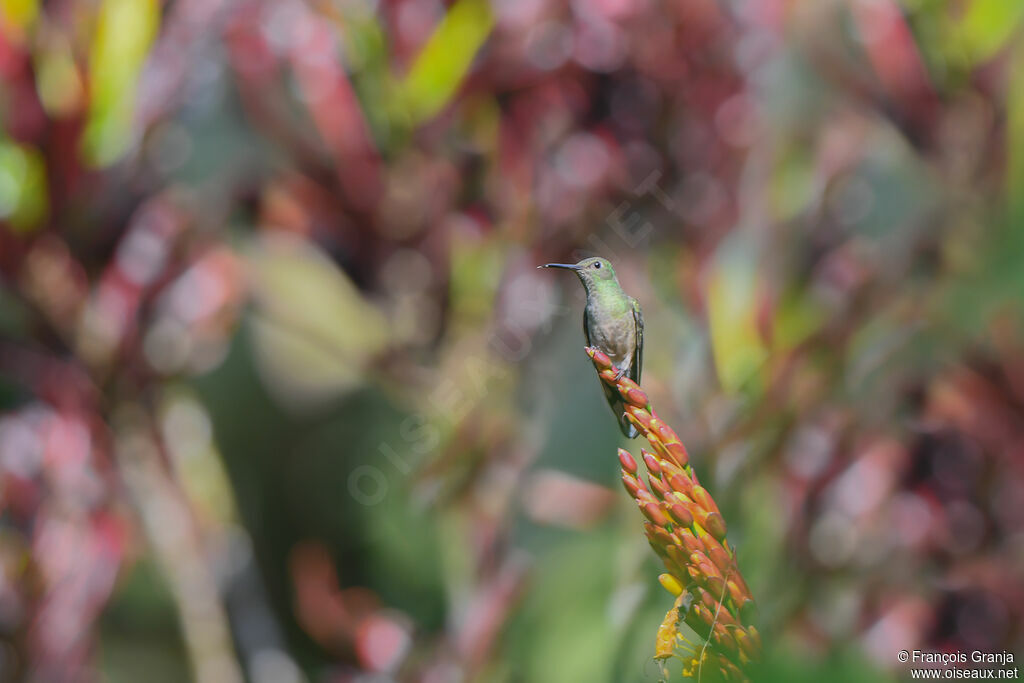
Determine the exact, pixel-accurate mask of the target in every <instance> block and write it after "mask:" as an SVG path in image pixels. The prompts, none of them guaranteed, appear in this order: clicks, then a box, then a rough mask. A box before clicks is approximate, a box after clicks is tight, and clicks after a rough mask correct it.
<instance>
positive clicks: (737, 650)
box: [587, 347, 761, 681]
mask: <svg viewBox="0 0 1024 683" xmlns="http://www.w3.org/2000/svg"><path fill="white" fill-rule="evenodd" d="M587 355H589V356H590V358H591V359H592V360H593V362H594V367H595V368H596V369H597V372H598V376H599V377H600V378H601V381H602V382H603V383H604V385H605V386H606V387H607V388H608V389H610V390H611V391H614V392H616V394H617V395H618V396H620V397H621V398H622V405H623V409H624V415H625V419H627V420H628V421H629V422H630V424H632V425H633V426H634V427H635V428H636V429H637V430H638V431H639V432H640V433H642V434H643V435H644V437H645V438H646V439H647V441H648V443H649V444H650V446H651V448H652V450H651V451H648V450H646V449H641V451H642V453H643V460H644V465H645V467H646V470H647V477H646V479H647V482H646V483H645V482H644V480H643V479H641V477H640V473H639V467H638V465H637V462H636V460H635V459H634V458H633V456H632V455H630V453H629V452H628V451H626V450H624V449H619V462H620V463H621V465H622V483H623V484H624V485H625V487H626V491H628V492H629V494H630V495H631V496H632V497H633V498H634V499H635V500H636V502H637V505H638V506H639V507H640V511H641V512H642V513H643V514H644V516H645V517H646V518H647V519H646V521H645V522H644V531H645V533H646V534H647V540H648V541H649V542H650V544H651V547H652V548H653V549H654V551H655V552H656V553H657V554H658V556H659V557H661V559H662V561H663V562H664V564H665V568H666V569H667V570H668V571H667V573H665V574H662V575H661V576H660V577H659V579H660V580H661V584H662V585H663V586H664V587H665V588H666V589H667V590H668V591H669V592H670V593H672V594H673V595H675V596H676V602H675V604H674V605H673V607H672V609H671V610H669V612H668V614H667V615H666V616H665V620H664V622H663V623H662V625H661V627H660V628H659V629H658V635H657V643H656V651H655V657H656V658H657V659H660V660H665V659H668V658H670V657H679V658H680V659H682V660H683V662H684V666H683V675H684V676H692V677H695V678H702V677H707V678H710V677H711V675H710V674H712V673H717V674H718V676H720V677H722V678H724V679H725V680H728V681H744V680H747V677H746V674H745V673H744V671H745V670H746V668H747V667H748V665H749V664H750V663H751V662H753V661H755V660H757V659H758V657H759V654H760V651H761V636H760V634H759V633H758V631H757V628H756V627H755V626H754V624H753V619H754V616H755V612H756V607H755V605H754V600H753V598H752V597H751V594H750V589H749V588H748V587H747V584H746V582H745V581H744V580H743V575H742V574H741V573H740V570H739V567H738V565H737V563H736V553H735V551H734V550H733V548H732V547H731V546H730V545H729V542H728V540H726V537H725V531H726V525H725V519H724V518H723V517H722V513H721V512H720V511H719V510H718V506H717V505H716V504H715V501H714V500H713V499H712V498H711V494H710V493H708V491H707V489H705V488H704V487H702V486H701V485H700V482H699V481H698V480H697V475H696V473H695V472H694V471H693V468H692V467H691V466H690V463H689V456H688V455H687V453H686V448H685V447H684V446H683V443H682V441H681V440H680V439H679V437H678V436H677V435H676V433H675V432H674V431H673V430H672V428H671V427H669V426H668V425H667V424H666V423H665V422H663V421H662V420H660V419H659V418H658V416H657V414H656V413H655V412H654V409H653V408H652V407H651V404H650V401H649V400H648V398H647V394H646V393H644V391H643V390H642V389H641V388H640V387H639V385H637V383H636V382H634V381H633V380H631V379H629V378H628V377H625V376H623V375H622V373H620V372H619V371H618V369H617V368H616V367H615V365H614V364H613V363H612V361H611V359H610V358H608V356H607V355H605V354H604V353H603V352H602V351H600V350H599V349H597V348H594V347H587ZM680 623H685V624H686V625H687V626H689V627H690V628H692V629H693V630H694V631H695V632H696V633H697V635H698V636H700V638H702V639H703V642H701V643H696V644H694V643H689V642H688V641H687V640H686V639H685V637H684V636H683V635H682V634H681V633H680V631H679V624H680ZM709 669H710V671H709Z"/></svg>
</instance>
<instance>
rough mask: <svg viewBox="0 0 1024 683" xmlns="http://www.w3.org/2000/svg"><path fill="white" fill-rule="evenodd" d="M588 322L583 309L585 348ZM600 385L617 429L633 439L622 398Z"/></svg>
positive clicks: (633, 435)
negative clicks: (616, 422)
mask: <svg viewBox="0 0 1024 683" xmlns="http://www.w3.org/2000/svg"><path fill="white" fill-rule="evenodd" d="M589 323H590V320H589V318H588V317H587V309H586V308H584V309H583V336H584V337H586V339H587V346H592V344H591V343H590V324H589ZM598 384H600V385H601V391H602V392H603V393H604V399H605V400H606V401H607V402H608V405H609V406H610V407H611V409H612V413H614V414H615V419H616V421H618V423H619V429H621V430H622V433H623V434H625V435H626V438H628V439H635V438H636V435H637V431H636V427H634V426H633V425H632V424H630V422H629V420H627V419H626V407H625V405H623V403H622V397H621V396H619V392H618V391H616V390H615V389H612V388H611V387H610V386H608V385H607V384H605V383H604V382H600V381H599V382H598Z"/></svg>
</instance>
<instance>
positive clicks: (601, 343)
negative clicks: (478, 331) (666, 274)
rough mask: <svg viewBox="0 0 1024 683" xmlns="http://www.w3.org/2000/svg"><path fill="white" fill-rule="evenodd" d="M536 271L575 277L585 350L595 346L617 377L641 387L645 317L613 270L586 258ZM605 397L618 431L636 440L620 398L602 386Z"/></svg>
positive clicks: (545, 266) (599, 260)
mask: <svg viewBox="0 0 1024 683" xmlns="http://www.w3.org/2000/svg"><path fill="white" fill-rule="evenodd" d="M537 267H538V268H564V269H566V270H571V271H573V272H575V273H576V277H578V278H579V279H580V282H582V283H583V288H584V289H585V290H587V305H586V307H585V308H584V309H583V336H584V337H586V339H587V345H588V346H596V347H597V348H598V349H600V350H601V351H602V352H603V353H605V354H606V355H607V356H608V358H610V359H611V361H612V364H613V365H614V366H615V368H616V369H617V370H618V377H622V376H623V375H626V376H627V377H629V378H630V379H631V380H633V381H634V382H636V383H637V384H639V383H640V370H641V368H642V367H643V364H644V315H643V313H642V312H641V311H640V304H639V303H637V300H636V299H634V298H633V297H631V296H629V295H628V294H626V293H625V292H624V291H622V285H620V284H619V278H617V277H616V276H615V269H614V268H612V264H611V263H609V262H608V260H607V259H603V258H598V257H592V258H585V259H583V260H582V261H580V262H579V263H576V264H569V263H547V264H545V265H543V266H537ZM601 389H602V390H603V391H604V397H605V399H607V401H608V405H609V406H611V409H612V412H613V413H615V417H616V418H617V419H618V421H619V428H620V429H621V430H622V433H623V434H625V435H626V437H627V438H630V439H633V438H636V435H637V431H636V427H634V426H633V425H632V424H630V422H629V420H627V419H626V414H625V408H624V407H623V404H622V397H620V396H619V394H618V392H616V391H615V390H614V389H612V388H611V387H609V386H608V385H607V384H605V383H604V382H601Z"/></svg>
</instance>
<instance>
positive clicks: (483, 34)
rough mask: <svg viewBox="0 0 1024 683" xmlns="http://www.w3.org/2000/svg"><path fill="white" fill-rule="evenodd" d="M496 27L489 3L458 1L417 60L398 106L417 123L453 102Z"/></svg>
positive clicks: (400, 88) (476, 0)
mask: <svg viewBox="0 0 1024 683" xmlns="http://www.w3.org/2000/svg"><path fill="white" fill-rule="evenodd" d="M493 26H494V16H493V15H492V14H491V7H490V4H489V3H488V2H486V0H458V2H456V3H455V4H454V5H452V7H451V9H450V10H448V14H447V15H445V18H444V19H443V20H442V21H441V23H440V24H439V25H438V27H437V29H436V30H435V31H434V34H433V35H432V36H430V40H428V41H427V44H426V45H425V46H424V48H423V50H422V51H421V52H420V54H419V55H418V56H417V57H416V61H415V62H414V63H413V65H412V68H411V69H410V70H409V73H408V75H407V76H406V77H405V80H404V81H403V82H402V83H401V85H400V87H399V95H398V104H399V105H400V106H401V107H402V109H403V110H404V111H403V113H404V114H405V115H406V116H408V117H409V118H410V119H411V120H412V122H413V123H414V124H417V123H421V122H422V121H425V120H426V119H429V118H430V117H432V116H434V115H435V114H437V113H438V112H439V111H441V109H442V108H443V107H444V106H445V105H446V104H447V103H448V101H449V100H451V98H452V95H454V94H455V91H456V89H457V88H458V87H459V84H460V83H461V82H462V80H463V79H464V78H465V76H466V73H467V72H468V71H469V67H470V65H471V64H472V63H473V58H474V57H475V56H476V53H477V50H479V49H480V46H481V45H483V43H484V41H485V40H486V39H487V36H488V35H489V34H490V32H491V28H492V27H493Z"/></svg>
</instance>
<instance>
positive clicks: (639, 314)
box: [629, 297, 644, 384]
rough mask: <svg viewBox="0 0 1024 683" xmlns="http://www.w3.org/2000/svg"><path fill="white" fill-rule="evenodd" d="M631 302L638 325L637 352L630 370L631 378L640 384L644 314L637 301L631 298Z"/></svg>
mask: <svg viewBox="0 0 1024 683" xmlns="http://www.w3.org/2000/svg"><path fill="white" fill-rule="evenodd" d="M629 300H630V302H631V303H632V304H633V322H634V323H635V324H636V351H635V352H634V353H633V365H632V366H630V368H629V378H630V379H631V380H633V381H634V382H636V383H637V384H640V371H641V370H643V366H644V313H643V311H641V310H640V303H639V302H638V301H637V300H636V299H634V298H633V297H630V298H629Z"/></svg>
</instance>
